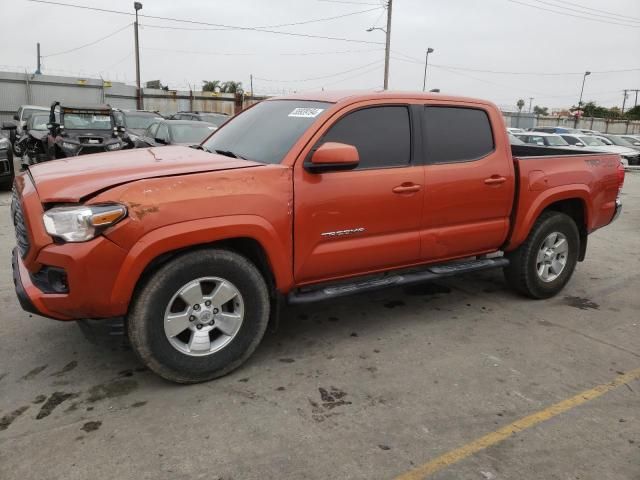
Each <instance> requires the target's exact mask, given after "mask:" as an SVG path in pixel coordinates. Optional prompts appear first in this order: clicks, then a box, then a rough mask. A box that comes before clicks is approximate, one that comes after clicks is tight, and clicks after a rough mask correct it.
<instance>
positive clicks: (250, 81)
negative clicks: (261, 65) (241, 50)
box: [249, 73, 255, 97]
mask: <svg viewBox="0 0 640 480" xmlns="http://www.w3.org/2000/svg"><path fill="white" fill-rule="evenodd" d="M249 83H251V97H254V96H255V95H254V94H253V73H252V74H250V75H249Z"/></svg>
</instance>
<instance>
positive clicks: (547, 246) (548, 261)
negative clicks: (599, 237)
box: [504, 211, 580, 299]
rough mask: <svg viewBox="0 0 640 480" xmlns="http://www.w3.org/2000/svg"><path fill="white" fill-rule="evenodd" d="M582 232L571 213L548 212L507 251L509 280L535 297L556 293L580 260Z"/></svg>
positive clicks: (550, 295)
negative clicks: (526, 235)
mask: <svg viewBox="0 0 640 480" xmlns="http://www.w3.org/2000/svg"><path fill="white" fill-rule="evenodd" d="M579 250H580V235H579V233H578V227H577V226H576V224H575V222H574V221H573V219H572V218H571V217H569V216H568V215H565V214H564V213H560V212H553V211H550V212H545V213H543V214H542V215H540V217H539V218H538V220H537V221H536V223H535V224H534V226H533V228H532V229H531V232H530V233H529V236H528V237H527V239H526V240H525V242H524V243H523V244H522V245H520V247H518V248H517V249H516V250H514V251H513V252H509V253H508V254H507V258H508V259H509V261H510V263H509V266H508V267H506V268H505V269H504V274H505V278H506V280H507V282H508V283H509V285H511V286H512V287H513V288H515V290H517V291H518V292H520V293H522V294H524V295H526V296H528V297H531V298H536V299H542V298H549V297H552V296H554V295H556V294H557V293H558V292H560V290H562V289H563V288H564V286H565V285H566V284H567V282H568V281H569V279H570V278H571V275H572V274H573V271H574V269H575V267H576V263H577V261H578V252H579Z"/></svg>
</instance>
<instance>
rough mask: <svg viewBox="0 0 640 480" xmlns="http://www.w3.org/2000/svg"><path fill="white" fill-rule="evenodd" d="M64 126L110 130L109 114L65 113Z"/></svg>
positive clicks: (75, 128)
mask: <svg viewBox="0 0 640 480" xmlns="http://www.w3.org/2000/svg"><path fill="white" fill-rule="evenodd" d="M63 118H64V128H69V129H72V130H111V128H112V127H111V115H108V114H104V113H65V114H64V116H63Z"/></svg>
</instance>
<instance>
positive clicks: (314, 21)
mask: <svg viewBox="0 0 640 480" xmlns="http://www.w3.org/2000/svg"><path fill="white" fill-rule="evenodd" d="M381 8H382V7H376V8H369V9H367V10H359V11H357V12H351V13H345V14H342V15H335V16H333V17H323V18H315V19H312V20H304V21H301V22H292V23H280V24H277V25H258V26H254V27H238V28H243V29H244V28H247V29H251V30H255V29H263V28H280V27H291V26H295V25H306V24H309V23H318V22H327V21H330V20H337V19H339V18H345V17H351V16H353V15H360V14H362V13H368V12H374V11H377V10H380V9H381ZM140 16H141V17H143V16H144V15H140ZM144 26H147V27H151V28H168V29H173V30H188V31H194V32H197V31H209V30H210V31H220V30H229V29H230V28H228V27H224V28H187V27H167V26H165V25H147V24H145V25H144Z"/></svg>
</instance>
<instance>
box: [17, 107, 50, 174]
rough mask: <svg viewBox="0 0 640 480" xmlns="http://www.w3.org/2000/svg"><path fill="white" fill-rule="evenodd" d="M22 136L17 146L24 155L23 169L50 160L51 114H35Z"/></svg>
mask: <svg viewBox="0 0 640 480" xmlns="http://www.w3.org/2000/svg"><path fill="white" fill-rule="evenodd" d="M22 132H23V133H22V136H21V137H20V138H19V139H18V140H17V142H16V146H17V147H18V146H19V148H20V150H21V151H22V152H23V153H22V160H21V164H22V168H26V167H28V166H29V165H35V164H36V163H40V162H43V161H46V160H50V158H49V155H48V154H47V142H48V140H47V136H48V134H49V114H48V113H40V112H38V113H34V114H33V115H31V117H29V120H28V121H27V125H26V126H25V127H24V128H23V130H22Z"/></svg>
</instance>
